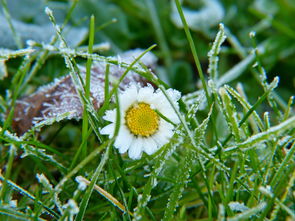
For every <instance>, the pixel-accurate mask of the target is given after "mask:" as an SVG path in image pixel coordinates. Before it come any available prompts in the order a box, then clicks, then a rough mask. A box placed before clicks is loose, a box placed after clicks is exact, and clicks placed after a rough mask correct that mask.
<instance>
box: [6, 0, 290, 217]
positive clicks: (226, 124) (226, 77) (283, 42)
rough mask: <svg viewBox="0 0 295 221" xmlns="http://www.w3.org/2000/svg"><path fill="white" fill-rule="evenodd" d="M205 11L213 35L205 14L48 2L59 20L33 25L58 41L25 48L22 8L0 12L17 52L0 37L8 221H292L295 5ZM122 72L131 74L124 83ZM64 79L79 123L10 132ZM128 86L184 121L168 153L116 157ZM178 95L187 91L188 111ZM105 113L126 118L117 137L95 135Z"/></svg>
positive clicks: (165, 7)
mask: <svg viewBox="0 0 295 221" xmlns="http://www.w3.org/2000/svg"><path fill="white" fill-rule="evenodd" d="M210 2H211V4H212V5H213V6H214V7H215V9H214V10H217V11H215V12H216V13H215V14H216V17H214V19H215V20H216V24H215V23H214V19H213V17H212V16H214V13H213V14H212V13H211V14H210V16H211V18H212V20H211V22H210V24H209V23H208V25H205V27H204V24H203V23H202V24H203V25H198V23H197V22H195V23H192V20H193V19H195V18H196V17H197V18H198V19H200V16H201V15H202V14H201V13H202V10H209V11H210V10H211V11H210V12H212V10H213V9H212V8H210V7H213V6H212V5H211V6H210V5H208V3H204V4H203V5H202V4H200V5H195V4H194V3H193V2H192V1H184V2H183V3H182V4H181V2H180V1H179V0H175V1H173V3H171V4H168V3H167V2H166V1H164V0H160V1H135V0H128V1H116V0H114V1H99V2H98V3H96V4H94V2H93V1H91V0H85V1H83V3H82V1H48V2H47V3H48V5H47V6H49V7H50V8H52V10H51V9H49V7H47V8H46V10H45V12H46V13H44V12H43V10H44V8H45V5H42V4H43V3H40V4H41V6H42V11H41V12H40V15H39V14H33V13H32V12H29V13H28V16H32V17H31V18H27V19H28V20H29V21H30V22H31V23H32V24H30V23H29V22H28V21H26V25H28V26H26V27H29V25H36V26H38V27H41V26H43V25H44V24H42V23H41V22H40V23H38V22H37V21H36V20H34V19H37V20H38V19H40V21H41V18H42V16H44V15H46V14H47V17H46V18H47V19H48V22H50V28H51V29H52V30H54V35H53V36H52V38H51V41H50V42H42V41H40V42H39V41H38V40H37V39H36V38H34V36H30V35H29V38H31V39H32V40H30V41H27V45H28V46H27V47H26V48H23V47H22V45H23V42H22V41H23V40H28V39H25V38H26V36H27V35H23V33H22V32H21V29H20V24H19V23H17V22H16V21H15V20H17V19H18V20H19V21H18V22H20V20H21V18H18V17H15V18H14V16H13V15H14V14H13V13H12V12H13V10H15V11H18V12H19V13H21V12H22V10H21V9H20V8H12V6H13V5H15V3H14V1H11V2H9V4H7V3H6V1H5V0H2V5H1V7H2V9H3V12H4V14H5V16H4V17H5V18H6V20H7V22H8V24H9V25H8V26H7V27H9V28H10V29H8V30H10V32H11V34H12V36H13V38H12V40H13V41H15V42H14V46H11V47H10V48H4V45H3V44H2V42H4V40H2V38H1V37H0V44H2V45H1V47H3V48H1V49H0V80H1V81H0V86H1V89H0V110H1V116H0V117H1V118H0V128H1V130H0V148H1V149H0V151H1V158H0V163H1V168H2V169H1V171H0V172H1V173H0V182H1V187H0V217H1V220H2V219H3V220H92V219H94V220H160V219H163V220H198V219H200V220H201V219H204V220H205V219H206V220H226V219H228V220H247V219H254V220H293V219H295V212H294V210H295V199H294V197H295V196H294V191H295V189H294V187H295V186H294V180H295V172H294V171H295V170H294V169H295V162H294V161H295V158H294V156H295V153H294V152H295V145H294V138H295V133H294V132H295V129H294V128H295V116H294V107H293V100H294V99H293V96H291V95H292V93H294V88H293V87H294V82H293V85H292V79H293V80H294V76H292V75H290V74H289V73H290V72H291V71H290V70H292V68H293V70H294V68H295V67H294V62H293V60H294V39H293V38H294V33H293V31H292V30H293V29H292V25H291V24H289V23H288V22H287V21H288V19H290V18H291V17H292V10H294V4H293V3H291V1H285V2H284V3H279V2H276V3H268V2H267V1H263V0H259V1H258V0H257V1H254V2H253V4H251V5H250V6H247V9H248V10H244V8H245V7H246V6H245V5H244V3H235V4H229V3H227V2H222V1H220V2H217V1H213V0H212V1H210ZM21 4H23V3H21ZM37 4H39V3H32V7H37V6H36V5H37ZM214 4H215V5H214ZM264 4H266V5H267V6H268V7H269V8H270V9H271V10H269V11H265V10H264V9H263V7H262V5H264ZM43 6H44V7H43ZM11 11H12V12H11ZM15 11H14V12H15ZM234 11H237V12H238V13H234ZM283 11H286V13H284V12H283ZM188 12H191V13H192V14H189V13H188ZM217 12H218V13H217ZM225 12H227V13H225ZM173 13H177V14H173ZM41 14H42V15H41ZM91 14H93V15H92V16H91ZM217 15H218V16H217ZM0 16H2V15H0ZM34 16H35V17H34ZM115 16H116V19H114V17H115ZM194 16H195V17H194ZM14 19H15V20H14ZM22 19H23V18H22ZM177 19H178V20H177ZM207 19H210V18H207ZM1 22H2V21H1ZM21 22H23V23H25V19H23V20H22V21H21ZM221 22H222V23H221ZM213 23H214V24H213ZM218 23H220V24H219V27H217V26H218ZM59 24H62V25H59ZM0 25H1V23H0ZM68 25H69V26H70V28H73V27H74V28H76V29H79V30H80V31H82V30H84V29H85V27H89V28H88V37H87V38H86V37H85V36H84V37H83V38H81V39H80V42H79V43H76V44H75V43H73V42H71V41H68V37H67V34H68V33H70V32H67V31H66V30H67V27H68ZM143 26H148V27H149V28H142V27H143ZM0 29H1V26H0ZM0 31H1V30H0ZM18 31H19V32H18ZM36 33H38V32H36ZM249 33H250V34H249ZM72 37H73V36H72ZM104 42H107V43H106V44H104ZM73 44H74V45H73ZM156 44H158V45H156ZM11 45H13V44H11ZM289 45H291V46H289ZM157 46H159V47H157ZM137 47H141V48H147V49H146V50H142V51H140V53H139V54H137V55H136V56H134V57H132V58H129V59H131V62H125V60H124V59H125V58H124V57H123V58H121V57H119V56H117V57H109V55H116V54H122V51H125V50H128V49H132V48H137ZM151 52H153V53H154V54H155V56H156V57H157V58H158V63H157V65H156V64H155V63H154V62H152V63H153V65H151V66H149V67H146V64H145V63H144V62H142V60H141V59H142V58H143V57H144V56H145V55H148V54H149V53H151ZM97 64H100V65H101V66H99V65H98V66H99V67H103V68H104V71H103V73H102V74H101V78H102V79H103V84H102V85H103V86H102V87H101V88H99V90H101V91H102V94H103V95H101V96H102V98H103V100H104V101H105V102H104V103H101V104H100V105H96V104H95V102H93V94H91V93H92V91H91V88H92V86H93V85H92V84H93V79H92V75H91V73H93V70H94V69H93V68H95V67H97V66H96V65H97ZM102 64H103V65H104V66H103V65H102ZM84 66H85V67H86V68H84ZM114 67H120V68H122V69H120V70H123V71H122V73H121V75H120V76H119V77H118V78H116V79H113V78H114ZM206 68H207V70H208V71H207V72H205V70H206ZM84 70H85V76H84V72H83V71H84ZM116 70H117V69H116ZM275 72H276V73H278V76H275V75H273V74H272V73H275ZM58 73H60V74H58ZM67 73H68V74H69V75H68V77H69V79H71V81H72V82H73V89H74V91H75V93H76V94H75V95H76V96H77V97H78V99H79V101H80V103H81V104H82V107H83V108H82V109H83V111H82V112H81V115H73V112H74V111H76V110H72V111H64V112H63V113H61V114H57V115H54V117H48V118H46V119H43V120H41V121H38V122H37V123H35V124H33V126H32V127H31V128H30V129H29V130H27V131H26V132H25V133H23V134H18V135H17V134H16V133H14V130H13V128H14V126H13V122H15V119H14V116H15V111H16V110H17V105H18V104H19V102H20V101H23V100H22V99H24V98H23V97H28V96H31V95H32V94H33V92H34V91H36V89H37V88H38V87H40V86H42V85H44V84H47V83H49V82H52V81H53V80H54V79H55V78H60V77H61V76H63V75H65V74H67ZM133 74H136V76H139V78H134V79H133V80H134V81H135V82H139V83H142V82H143V79H145V80H144V81H147V82H149V83H151V84H152V85H154V86H155V87H156V88H158V90H159V91H161V93H163V94H164V96H165V97H166V99H167V100H168V101H169V104H170V105H171V108H172V109H173V110H174V111H175V113H176V115H177V117H178V119H179V121H180V123H179V124H175V125H174V126H175V130H174V134H173V136H172V137H171V139H170V140H169V142H168V143H166V144H165V145H164V146H162V147H161V148H160V149H159V150H158V151H157V152H156V153H154V154H152V155H147V154H144V155H143V156H142V158H141V159H139V160H132V159H130V158H129V157H128V156H127V155H126V154H123V155H122V154H120V153H119V151H118V150H117V149H116V148H114V142H115V141H116V138H117V136H118V133H119V130H120V123H119V122H121V121H120V120H121V119H122V117H123V116H121V114H120V113H121V112H120V104H119V101H120V99H119V98H120V93H121V91H120V89H124V87H126V85H125V83H124V81H125V80H126V79H127V78H128V77H129V76H133ZM61 79H62V78H61ZM136 79H139V80H136ZM199 79H200V81H199ZM48 87H49V88H50V87H53V86H52V85H49V86H48ZM170 87H172V88H176V89H178V90H180V91H181V92H182V96H181V99H180V100H179V107H178V106H177V105H175V102H174V101H173V98H172V97H171V96H170V94H169V93H167V89H168V88H170ZM43 89H44V88H43ZM42 104H44V103H42ZM33 109H34V108H33ZM110 109H115V110H116V113H117V114H116V119H114V122H116V125H115V131H114V133H113V136H111V138H108V137H106V136H103V135H102V134H101V133H100V132H101V128H103V127H104V126H106V122H105V119H104V118H103V116H104V115H105V112H106V111H107V110H110ZM73 116H75V117H73ZM159 116H160V117H161V118H163V119H164V120H165V121H168V122H169V118H166V117H165V116H161V115H160V114H159ZM73 118H76V119H82V121H75V120H73ZM165 118H166V119H165ZM68 119H71V120H68ZM169 123H171V124H173V122H171V121H170V122H169Z"/></svg>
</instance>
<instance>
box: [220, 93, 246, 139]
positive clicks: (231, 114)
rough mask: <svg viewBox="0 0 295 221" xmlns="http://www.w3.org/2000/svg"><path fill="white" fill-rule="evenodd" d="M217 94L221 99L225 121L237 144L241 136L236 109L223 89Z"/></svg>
mask: <svg viewBox="0 0 295 221" xmlns="http://www.w3.org/2000/svg"><path fill="white" fill-rule="evenodd" d="M219 94H220V96H221V99H222V107H223V114H224V115H225V117H226V119H227V124H228V127H229V128H230V130H231V134H233V136H234V137H235V140H236V142H239V141H240V140H241V135H240V130H239V123H238V118H237V111H236V108H235V106H234V104H233V103H232V101H231V100H232V99H231V97H230V95H229V94H228V93H227V91H226V90H225V89H224V88H220V89H219Z"/></svg>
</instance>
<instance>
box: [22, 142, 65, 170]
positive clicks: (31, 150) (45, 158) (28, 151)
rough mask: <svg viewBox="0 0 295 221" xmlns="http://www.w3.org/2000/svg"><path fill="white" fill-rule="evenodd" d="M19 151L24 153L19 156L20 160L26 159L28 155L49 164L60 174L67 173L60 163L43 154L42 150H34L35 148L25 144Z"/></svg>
mask: <svg viewBox="0 0 295 221" xmlns="http://www.w3.org/2000/svg"><path fill="white" fill-rule="evenodd" d="M21 149H22V150H23V151H24V153H23V154H22V156H21V157H22V158H24V157H27V156H29V155H32V156H36V157H37V158H39V159H40V160H43V161H47V162H49V163H50V164H52V165H53V166H55V167H56V168H58V169H59V170H60V171H61V172H62V173H67V168H65V167H64V166H63V165H62V164H61V163H59V162H58V161H56V160H55V159H54V158H53V156H51V155H49V154H46V153H44V151H42V149H36V148H35V147H33V146H31V145H26V144H25V145H22V146H21Z"/></svg>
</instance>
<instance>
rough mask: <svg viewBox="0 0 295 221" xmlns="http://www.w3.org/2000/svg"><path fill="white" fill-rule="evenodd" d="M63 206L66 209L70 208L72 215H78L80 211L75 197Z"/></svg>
mask: <svg viewBox="0 0 295 221" xmlns="http://www.w3.org/2000/svg"><path fill="white" fill-rule="evenodd" d="M63 207H64V209H68V210H69V213H70V214H71V215H76V214H77V213H78V212H79V207H78V206H77V203H76V202H75V201H74V200H73V199H70V200H69V201H68V203H67V204H65V205H64V206H63Z"/></svg>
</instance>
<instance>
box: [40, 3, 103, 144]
mask: <svg viewBox="0 0 295 221" xmlns="http://www.w3.org/2000/svg"><path fill="white" fill-rule="evenodd" d="M45 12H46V13H47V15H48V16H49V19H50V21H51V22H52V25H53V27H54V28H55V30H56V33H57V35H58V37H59V39H60V41H61V42H62V44H61V47H62V48H63V49H66V50H65V51H64V52H63V53H62V55H63V56H64V59H65V63H66V65H67V67H68V68H69V69H70V75H71V78H72V80H73V83H74V86H75V89H76V91H77V92H78V95H79V97H80V100H81V102H82V104H83V105H84V106H85V105H87V110H88V112H87V113H88V116H89V121H90V124H91V126H92V128H93V131H94V132H95V134H96V136H97V138H98V140H100V141H102V137H101V135H100V133H99V125H98V122H99V121H98V119H99V118H97V117H96V116H97V114H96V111H95V110H94V108H93V105H92V103H91V102H90V101H89V99H86V98H85V96H84V94H85V92H84V91H83V89H84V88H85V86H84V87H83V85H84V84H83V81H82V77H81V75H80V72H79V69H78V68H77V65H76V63H75V60H74V59H73V58H72V57H70V56H69V55H68V51H69V50H68V48H67V43H66V42H65V40H64V38H63V36H62V35H61V32H60V31H61V30H60V28H59V26H57V25H56V21H55V18H54V16H53V13H52V11H51V10H50V9H49V8H46V9H45ZM70 51H71V50H70ZM77 75H78V76H77ZM85 103H86V104H85Z"/></svg>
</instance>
